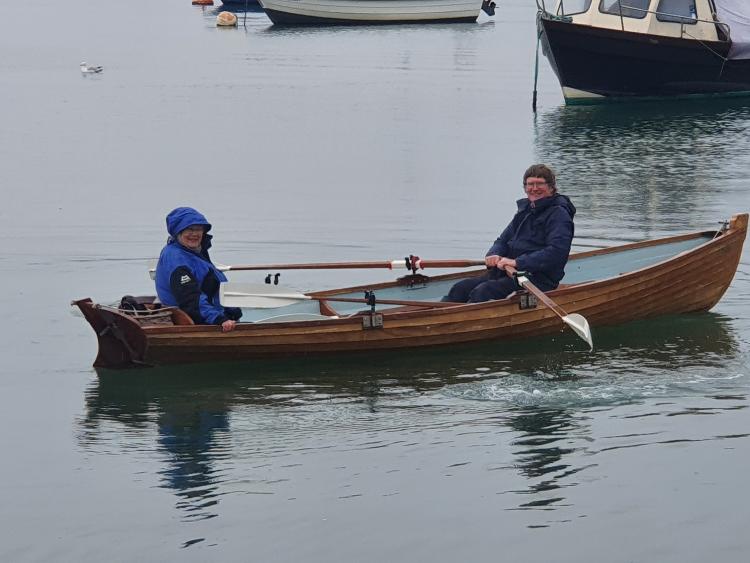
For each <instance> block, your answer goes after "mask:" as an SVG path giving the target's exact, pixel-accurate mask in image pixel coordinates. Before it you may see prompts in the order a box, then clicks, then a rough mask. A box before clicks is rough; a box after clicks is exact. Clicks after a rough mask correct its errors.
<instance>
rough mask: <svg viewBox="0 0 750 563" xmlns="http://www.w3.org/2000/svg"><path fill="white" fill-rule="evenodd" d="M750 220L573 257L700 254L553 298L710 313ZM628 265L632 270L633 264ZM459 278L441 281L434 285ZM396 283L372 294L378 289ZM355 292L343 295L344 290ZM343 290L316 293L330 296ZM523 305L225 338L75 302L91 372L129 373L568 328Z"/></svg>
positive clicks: (617, 318) (595, 321) (656, 311)
mask: <svg viewBox="0 0 750 563" xmlns="http://www.w3.org/2000/svg"><path fill="white" fill-rule="evenodd" d="M747 223H748V216H747V214H743V215H738V216H735V217H733V218H732V221H731V223H730V227H729V229H728V230H727V231H725V232H723V233H722V234H720V235H718V236H716V237H715V238H713V239H711V238H710V233H695V234H691V235H683V236H681V237H670V238H668V239H661V240H658V241H647V242H642V243H635V244H630V245H624V246H622V247H615V248H608V249H603V250H596V251H590V252H583V253H579V254H575V255H573V256H571V261H570V263H569V267H571V268H572V269H575V265H576V264H577V263H582V262H579V261H584V260H595V259H597V257H607V256H611V255H614V254H616V253H618V252H622V251H623V250H633V249H636V250H637V249H641V248H642V249H647V248H649V247H655V246H658V245H660V244H665V241H667V242H673V243H674V242H675V241H677V242H679V241H690V240H693V239H695V240H696V241H697V245H696V246H695V248H692V249H690V250H687V251H684V252H681V253H679V254H677V255H676V256H673V257H671V258H669V259H667V260H663V261H661V262H659V263H657V264H655V265H652V266H649V267H645V268H641V269H636V270H633V271H629V272H627V273H623V274H620V275H614V276H610V277H607V278H604V279H599V280H595V281H590V282H583V283H576V284H574V285H571V286H567V287H566V286H563V287H561V288H558V289H557V290H555V291H551V292H549V293H548V295H549V297H551V298H552V299H554V301H555V302H556V303H557V304H558V305H560V306H561V307H562V308H563V309H565V310H566V311H567V312H568V313H580V314H582V315H584V316H585V317H586V318H587V319H588V320H589V323H590V324H591V326H593V327H596V326H603V325H610V324H618V323H624V322H628V321H632V320H636V319H643V318H648V317H654V316H658V315H666V314H675V313H689V312H693V311H707V310H709V309H711V308H712V307H713V306H714V305H715V304H716V303H717V302H718V301H719V299H720V298H721V296H722V295H723V294H724V292H725V291H726V289H727V288H728V287H729V284H730V282H731V281H732V278H733V276H734V274H735V271H736V270H737V265H738V263H739V260H740V255H741V253H742V246H743V242H744V239H745V234H746V231H747ZM622 267H623V269H627V268H628V266H627V264H623V265H622ZM459 276H460V275H457V274H449V275H445V276H435V277H433V278H432V280H446V279H453V278H456V277H459ZM393 285H395V284H392V283H391V284H380V285H375V286H372V285H370V286H367V287H368V288H374V289H376V290H377V289H383V288H387V287H389V286H393ZM357 289H359V288H347V290H346V291H355V290H357ZM343 291H344V290H337V291H327V292H321V293H319V294H318V295H329V296H330V295H333V294H334V293H337V294H340V293H342V292H343ZM519 302H520V297H519V296H515V297H511V298H509V299H504V300H500V301H490V302H487V303H478V304H466V305H463V304H461V305H456V306H452V307H440V308H434V309H433V308H414V307H402V308H398V309H392V310H383V311H382V312H381V314H382V320H383V326H382V328H365V327H364V325H365V324H366V318H367V317H368V316H369V315H368V314H360V315H355V316H351V317H348V318H340V319H331V320H320V321H302V322H283V323H259V324H254V323H243V324H240V325H238V327H237V329H236V330H235V331H233V332H230V333H222V332H221V331H220V329H219V327H216V326H173V325H165V326H156V327H143V326H141V325H140V324H139V323H137V322H136V321H135V320H133V319H132V318H130V317H128V316H127V315H125V314H121V313H119V312H117V311H116V310H112V309H109V308H103V307H100V306H98V305H95V304H94V303H92V302H91V300H89V299H85V300H80V301H76V302H75V304H76V305H77V306H78V307H80V309H81V311H82V312H83V314H84V316H85V317H86V319H87V320H88V321H89V323H90V324H91V325H92V327H93V328H94V330H95V331H96V333H97V335H98V338H99V354H98V356H97V358H96V361H95V363H94V365H95V366H98V367H126V366H136V365H158V364H171V363H192V362H205V361H218V360H221V361H226V360H248V359H253V358H265V357H289V356H304V355H309V354H333V353H337V352H356V351H373V350H392V349H403V348H416V347H425V346H437V345H446V344H455V343H461V342H475V341H482V340H493V339H513V338H528V337H535V336H539V335H544V334H552V333H555V332H560V331H562V330H563V324H562V323H561V322H560V319H559V318H558V317H557V316H556V315H555V314H554V313H553V312H552V311H551V310H549V309H547V308H546V307H544V306H543V305H541V304H539V306H537V307H536V308H532V309H520V307H519ZM326 303H331V302H326ZM363 308H364V305H363ZM363 319H365V320H364V321H363Z"/></svg>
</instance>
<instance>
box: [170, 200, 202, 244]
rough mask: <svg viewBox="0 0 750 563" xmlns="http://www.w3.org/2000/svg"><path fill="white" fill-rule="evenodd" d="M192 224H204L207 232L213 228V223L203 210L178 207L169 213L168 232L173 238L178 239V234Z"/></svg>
mask: <svg viewBox="0 0 750 563" xmlns="http://www.w3.org/2000/svg"><path fill="white" fill-rule="evenodd" d="M190 225H203V226H205V227H206V233H208V231H210V230H211V223H209V222H208V220H207V219H206V217H205V216H204V215H203V214H202V213H201V212H199V211H197V210H195V209H193V208H192V207H178V208H176V209H173V210H172V211H170V212H169V215H167V232H168V233H169V236H170V237H171V238H173V239H176V238H177V235H178V234H180V232H182V231H184V230H185V229H187V228H188V227H189V226H190Z"/></svg>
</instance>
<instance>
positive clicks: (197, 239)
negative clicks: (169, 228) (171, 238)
mask: <svg viewBox="0 0 750 563" xmlns="http://www.w3.org/2000/svg"><path fill="white" fill-rule="evenodd" d="M204 233H205V227H204V226H203V225H190V226H189V227H188V228H187V229H183V230H182V231H180V234H178V235H177V242H179V243H180V244H181V245H182V246H184V247H185V248H187V249H188V250H193V251H196V250H200V247H201V242H203V234H204Z"/></svg>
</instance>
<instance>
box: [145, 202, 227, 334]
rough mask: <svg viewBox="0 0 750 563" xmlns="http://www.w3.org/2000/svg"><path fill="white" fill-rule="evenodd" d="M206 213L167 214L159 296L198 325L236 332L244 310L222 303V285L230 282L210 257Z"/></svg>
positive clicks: (188, 209)
mask: <svg viewBox="0 0 750 563" xmlns="http://www.w3.org/2000/svg"><path fill="white" fill-rule="evenodd" d="M210 230H211V223H209V222H208V221H207V220H206V218H205V217H204V216H203V214H201V213H199V212H198V211H196V210H195V209H193V208H192V207H178V208H177V209H174V210H172V211H171V212H170V213H169V215H167V232H169V238H168V239H167V244H166V246H165V247H164V248H163V249H162V251H161V254H160V255H159V263H158V264H157V266H156V293H157V294H158V295H159V300H160V301H161V302H162V304H164V305H167V306H172V307H179V308H180V309H182V310H183V311H185V312H186V313H187V314H188V315H190V318H191V319H193V322H195V323H196V324H214V325H220V326H221V329H222V330H223V331H224V332H229V331H231V330H234V328H235V326H236V324H237V321H238V320H239V319H240V317H241V316H242V311H241V310H240V309H237V308H234V307H223V306H222V305H221V304H220V303H219V283H220V282H224V281H227V278H226V276H225V275H224V273H223V272H221V271H220V270H218V269H216V267H215V266H214V265H213V263H212V262H211V259H210V258H209V256H208V249H209V248H211V238H212V235H209V234H208V231H210Z"/></svg>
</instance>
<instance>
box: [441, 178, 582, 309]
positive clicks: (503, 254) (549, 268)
mask: <svg viewBox="0 0 750 563" xmlns="http://www.w3.org/2000/svg"><path fill="white" fill-rule="evenodd" d="M523 186H524V190H525V192H526V198H524V199H519V200H518V202H517V203H518V212H517V213H516V215H515V216H514V217H513V220H512V221H511V222H510V225H508V226H507V227H506V228H505V230H504V231H503V232H502V234H501V235H500V236H499V237H498V239H497V240H496V241H495V243H494V244H493V245H492V247H491V248H490V249H489V250H488V251H487V256H485V259H484V261H485V264H486V265H487V268H488V269H489V271H488V272H487V274H484V275H482V276H479V277H475V278H469V279H465V280H461V281H460V282H458V283H456V284H455V285H454V286H453V287H452V288H451V290H450V291H449V292H448V295H446V296H445V297H444V298H443V300H444V301H452V302H456V303H480V302H482V301H490V300H493V299H503V298H505V297H507V296H508V295H510V294H511V293H513V292H514V291H516V290H518V289H520V287H519V285H518V283H517V282H516V280H515V278H513V277H511V276H510V274H508V273H507V272H506V271H505V266H512V267H513V268H516V269H517V270H519V271H523V272H526V274H527V276H528V278H529V279H530V280H531V282H532V283H533V284H534V285H536V286H537V287H538V288H539V289H541V290H542V291H550V290H552V289H555V288H556V287H557V286H558V284H559V283H560V280H561V279H562V278H563V275H564V274H565V264H566V263H567V262H568V256H569V254H570V245H571V243H572V242H573V230H574V229H573V216H574V215H575V212H576V208H575V206H573V204H572V203H571V201H570V199H568V197H567V196H564V195H561V194H558V193H557V185H556V180H555V173H554V172H553V171H552V170H551V169H550V168H549V167H547V166H545V165H544V164H534V165H532V166H530V167H529V168H528V169H527V170H526V172H525V173H524V175H523Z"/></svg>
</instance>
